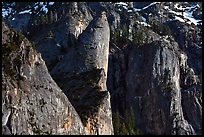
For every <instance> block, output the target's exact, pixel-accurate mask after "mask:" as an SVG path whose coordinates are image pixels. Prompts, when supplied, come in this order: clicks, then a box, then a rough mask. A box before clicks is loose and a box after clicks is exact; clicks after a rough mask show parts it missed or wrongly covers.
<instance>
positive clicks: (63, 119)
mask: <svg viewBox="0 0 204 137" xmlns="http://www.w3.org/2000/svg"><path fill="white" fill-rule="evenodd" d="M2 49H3V55H2V56H3V64H2V65H3V66H2V130H3V134H17V135H21V134H25V135H28V134H29V135H35V134H61V135H62V134H70V135H71V134H72V135H74V134H85V130H84V127H83V124H82V122H81V119H80V118H79V116H78V114H77V113H76V111H75V109H74V108H73V106H72V105H71V103H70V102H69V100H68V99H67V97H66V96H65V95H64V93H63V92H62V91H61V89H60V88H59V87H58V86H57V84H56V83H55V82H54V81H53V79H52V78H51V76H50V74H49V73H48V70H47V67H46V65H45V62H44V61H43V60H42V58H41V55H40V54H39V53H37V52H36V50H34V49H33V47H32V46H31V43H30V42H29V41H28V40H27V39H26V38H25V37H24V36H23V35H22V34H19V33H17V32H15V31H13V30H11V31H10V29H9V28H8V27H7V26H6V25H5V24H4V23H3V24H2Z"/></svg>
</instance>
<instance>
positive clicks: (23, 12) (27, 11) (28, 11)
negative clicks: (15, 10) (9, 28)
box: [19, 9, 32, 14]
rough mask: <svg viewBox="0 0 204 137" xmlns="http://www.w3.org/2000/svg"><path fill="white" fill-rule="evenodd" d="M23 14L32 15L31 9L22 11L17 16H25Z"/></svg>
mask: <svg viewBox="0 0 204 137" xmlns="http://www.w3.org/2000/svg"><path fill="white" fill-rule="evenodd" d="M25 13H29V14H31V13H32V12H31V9H29V10H24V11H21V12H19V14H25Z"/></svg>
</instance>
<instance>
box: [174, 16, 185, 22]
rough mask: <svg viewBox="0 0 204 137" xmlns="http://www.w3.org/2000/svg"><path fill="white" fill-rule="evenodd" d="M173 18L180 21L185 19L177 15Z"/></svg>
mask: <svg viewBox="0 0 204 137" xmlns="http://www.w3.org/2000/svg"><path fill="white" fill-rule="evenodd" d="M175 20H178V21H180V22H185V20H183V19H182V18H181V17H178V16H176V17H175Z"/></svg>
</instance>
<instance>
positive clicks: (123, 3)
mask: <svg viewBox="0 0 204 137" xmlns="http://www.w3.org/2000/svg"><path fill="white" fill-rule="evenodd" d="M115 4H117V5H124V6H128V5H127V3H125V2H117V3H115Z"/></svg>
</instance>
